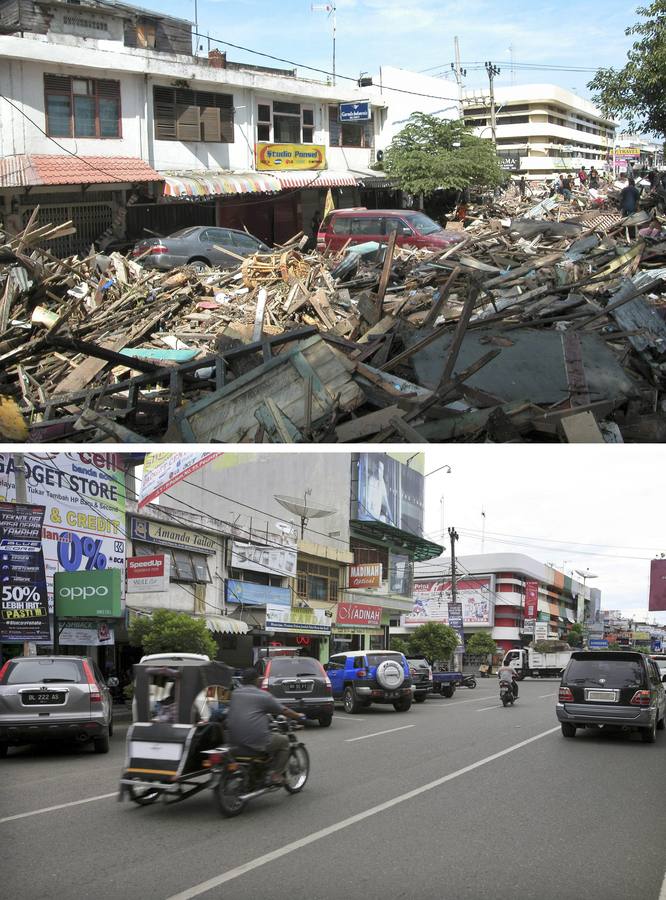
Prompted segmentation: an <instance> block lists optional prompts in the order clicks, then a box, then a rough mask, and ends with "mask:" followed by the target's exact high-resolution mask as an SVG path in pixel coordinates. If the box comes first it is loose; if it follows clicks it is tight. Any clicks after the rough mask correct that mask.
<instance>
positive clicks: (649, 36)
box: [587, 0, 666, 135]
mask: <svg viewBox="0 0 666 900" xmlns="http://www.w3.org/2000/svg"><path fill="white" fill-rule="evenodd" d="M636 12H637V13H638V15H639V16H642V17H643V19H644V21H639V22H638V23H637V24H636V25H632V27H631V28H627V29H626V30H625V32H624V33H625V34H626V35H636V36H637V37H638V40H636V41H635V42H634V44H633V46H632V48H631V50H629V52H628V53H627V63H626V65H625V66H624V68H622V69H614V68H612V67H611V68H609V69H598V70H597V73H596V75H595V76H594V78H593V79H592V81H590V82H589V83H588V85H587V86H588V87H589V88H590V90H591V91H592V94H593V97H594V99H595V101H596V102H597V103H598V104H599V105H600V106H601V108H602V109H603V111H604V113H605V115H608V116H613V117H615V118H622V119H626V121H627V124H628V126H629V129H630V130H632V131H647V132H652V133H655V134H660V135H664V134H666V0H655V2H654V3H651V4H650V5H649V6H642V7H639V8H638V9H637V10H636Z"/></svg>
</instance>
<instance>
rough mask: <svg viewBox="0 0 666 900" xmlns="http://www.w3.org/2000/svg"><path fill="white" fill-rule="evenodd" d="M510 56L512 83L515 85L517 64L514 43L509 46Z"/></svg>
mask: <svg viewBox="0 0 666 900" xmlns="http://www.w3.org/2000/svg"><path fill="white" fill-rule="evenodd" d="M508 51H509V58H510V60H511V84H512V85H514V84H515V83H516V66H515V61H514V56H513V44H511V45H510V46H509V47H508Z"/></svg>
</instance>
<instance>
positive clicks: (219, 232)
mask: <svg viewBox="0 0 666 900" xmlns="http://www.w3.org/2000/svg"><path fill="white" fill-rule="evenodd" d="M225 251H229V252H225ZM267 252H269V248H268V247H267V246H266V244H264V242H263V241H260V240H259V239H258V238H256V237H252V235H251V234H248V233H247V232H246V231H237V230H236V229H234V228H211V227H208V226H206V225H203V226H202V225H196V226H192V227H190V228H182V229H181V230H180V231H175V232H174V233H173V234H170V235H169V236H168V237H164V238H146V239H145V240H143V241H139V243H138V244H136V246H135V247H134V250H133V251H132V256H134V257H135V258H136V257H141V262H142V263H143V265H145V266H150V267H152V268H156V269H162V270H164V271H166V270H168V269H173V268H176V267H177V266H185V265H191V266H192V267H193V268H195V269H196V270H197V271H198V272H205V271H206V269H209V268H210V267H211V266H221V267H222V268H223V269H235V268H237V266H239V265H240V262H241V261H240V260H239V259H238V257H239V256H241V257H244V256H251V255H252V254H253V253H267Z"/></svg>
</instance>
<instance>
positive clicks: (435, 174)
mask: <svg viewBox="0 0 666 900" xmlns="http://www.w3.org/2000/svg"><path fill="white" fill-rule="evenodd" d="M665 2H666V0H665ZM383 166H384V171H385V172H386V173H387V175H389V176H390V177H391V178H394V179H395V180H396V181H397V182H398V184H399V186H400V188H401V189H402V190H405V191H409V193H411V194H431V193H432V192H433V191H436V190H438V189H439V188H453V189H455V190H459V191H461V190H463V189H464V188H466V187H471V186H478V187H496V186H497V185H499V184H502V182H504V181H505V180H506V177H507V176H506V173H504V172H503V171H502V169H501V168H500V165H499V162H498V160H497V155H496V153H495V148H494V146H493V144H492V141H489V140H486V139H484V138H478V137H476V136H475V135H473V134H472V133H471V131H470V129H468V128H465V126H464V124H463V122H461V121H460V120H456V121H453V122H448V121H445V120H443V119H439V118H437V116H429V115H426V114H425V113H412V115H411V116H410V118H409V121H408V123H407V125H405V127H404V128H403V129H402V131H401V132H400V133H399V134H397V135H396V136H395V138H394V139H393V141H392V142H391V145H390V147H389V148H388V150H387V151H386V153H385V154H384V162H383Z"/></svg>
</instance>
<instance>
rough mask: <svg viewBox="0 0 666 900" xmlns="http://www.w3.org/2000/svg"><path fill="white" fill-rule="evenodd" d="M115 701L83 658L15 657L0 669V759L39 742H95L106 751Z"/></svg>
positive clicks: (92, 664)
mask: <svg viewBox="0 0 666 900" xmlns="http://www.w3.org/2000/svg"><path fill="white" fill-rule="evenodd" d="M112 734H113V701H112V698H111V692H110V690H109V688H108V687H107V686H106V683H105V681H104V678H103V676H102V673H101V672H100V670H99V668H98V666H97V663H95V662H94V661H93V660H92V659H90V658H89V657H87V656H19V657H17V658H15V659H10V660H8V661H7V662H6V663H5V665H4V666H3V667H2V670H0V757H3V756H6V755H7V749H8V747H10V746H12V745H14V746H17V745H21V744H34V743H37V742H40V741H51V740H65V741H77V742H78V743H87V742H88V741H92V742H93V746H94V748H95V752H96V753H108V752H109V738H110V737H111V735H112Z"/></svg>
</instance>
